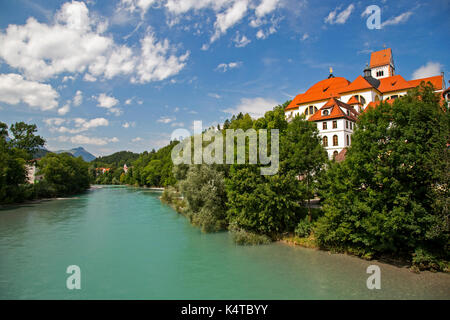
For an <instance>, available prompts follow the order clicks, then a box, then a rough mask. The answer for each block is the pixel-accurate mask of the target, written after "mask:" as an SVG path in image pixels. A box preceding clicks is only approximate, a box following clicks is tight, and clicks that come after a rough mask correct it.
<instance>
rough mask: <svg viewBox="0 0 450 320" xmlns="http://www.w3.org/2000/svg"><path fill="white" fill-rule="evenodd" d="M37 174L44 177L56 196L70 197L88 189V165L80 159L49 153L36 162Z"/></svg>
mask: <svg viewBox="0 0 450 320" xmlns="http://www.w3.org/2000/svg"><path fill="white" fill-rule="evenodd" d="M38 167H39V173H40V174H43V175H44V183H46V184H48V186H49V187H51V189H52V190H54V191H55V193H56V195H70V194H76V193H79V192H82V191H85V190H86V189H87V188H89V184H90V177H89V169H88V164H87V163H86V162H85V161H84V160H83V159H82V158H81V157H78V158H74V157H71V156H69V155H67V154H64V153H62V154H54V153H49V154H47V155H46V156H45V157H44V158H42V159H41V160H40V161H39V162H38Z"/></svg>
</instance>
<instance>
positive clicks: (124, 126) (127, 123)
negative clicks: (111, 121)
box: [122, 122, 136, 129]
mask: <svg viewBox="0 0 450 320" xmlns="http://www.w3.org/2000/svg"><path fill="white" fill-rule="evenodd" d="M135 126H136V123H135V122H125V123H124V124H123V125H122V127H123V128H125V129H128V128H131V127H135Z"/></svg>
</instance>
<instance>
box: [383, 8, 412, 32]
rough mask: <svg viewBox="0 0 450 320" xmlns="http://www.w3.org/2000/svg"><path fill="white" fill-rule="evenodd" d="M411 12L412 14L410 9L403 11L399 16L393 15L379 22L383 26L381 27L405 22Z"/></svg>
mask: <svg viewBox="0 0 450 320" xmlns="http://www.w3.org/2000/svg"><path fill="white" fill-rule="evenodd" d="M412 14H413V12H412V11H407V12H404V13H402V14H401V15H399V16H396V17H393V18H391V19H389V20H386V21H385V22H383V23H382V24H381V27H382V28H383V27H386V26H392V25H396V24H400V23H403V22H406V21H408V19H409V17H411V16H412Z"/></svg>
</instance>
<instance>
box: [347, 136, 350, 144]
mask: <svg viewBox="0 0 450 320" xmlns="http://www.w3.org/2000/svg"><path fill="white" fill-rule="evenodd" d="M347 145H348V146H349V145H350V136H349V135H347Z"/></svg>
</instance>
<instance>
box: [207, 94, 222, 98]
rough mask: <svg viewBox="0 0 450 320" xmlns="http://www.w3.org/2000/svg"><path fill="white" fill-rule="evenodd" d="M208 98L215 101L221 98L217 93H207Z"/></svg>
mask: <svg viewBox="0 0 450 320" xmlns="http://www.w3.org/2000/svg"><path fill="white" fill-rule="evenodd" d="M208 96H210V97H211V98H215V99H220V98H222V97H221V96H220V95H218V94H217V93H208Z"/></svg>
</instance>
